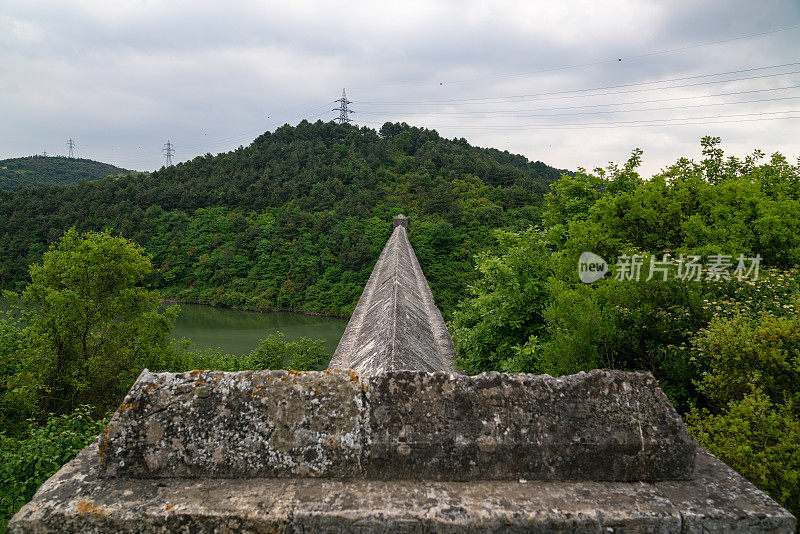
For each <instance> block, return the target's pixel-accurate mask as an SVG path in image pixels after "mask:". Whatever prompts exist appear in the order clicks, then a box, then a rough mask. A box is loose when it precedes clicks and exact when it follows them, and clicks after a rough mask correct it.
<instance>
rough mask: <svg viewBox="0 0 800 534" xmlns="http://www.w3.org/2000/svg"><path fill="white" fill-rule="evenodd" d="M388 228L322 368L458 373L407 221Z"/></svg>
mask: <svg viewBox="0 0 800 534" xmlns="http://www.w3.org/2000/svg"><path fill="white" fill-rule="evenodd" d="M394 225H395V226H394V231H393V233H392V237H391V238H390V239H389V241H388V242H387V243H386V246H385V247H384V249H383V252H381V255H380V257H379V258H378V262H377V263H376V264H375V268H374V269H373V271H372V274H371V275H370V277H369V281H367V285H366V286H365V287H364V292H363V293H362V294H361V298H360V299H359V300H358V304H357V305H356V308H355V310H354V311H353V315H352V316H351V317H350V322H349V323H348V324H347V328H346V329H345V332H344V335H343V336H342V339H341V340H340V341H339V345H338V347H337V348H336V351H335V352H334V354H333V358H332V359H331V362H330V365H329V366H328V368H329V369H353V370H355V371H357V372H358V373H359V374H361V375H362V376H372V375H376V374H378V373H382V372H386V371H396V370H401V369H411V370H419V371H444V372H450V373H457V372H460V371H459V370H457V369H456V368H455V367H453V364H452V362H453V360H454V359H455V349H454V347H453V340H452V338H451V337H450V333H449V332H448V330H447V325H445V323H444V320H443V319H442V314H441V313H440V312H439V309H438V308H437V307H436V305H435V304H434V302H433V295H432V294H431V290H430V287H428V282H427V280H426V279H425V275H424V274H422V269H420V266H419V262H418V261H417V256H416V255H415V254H414V250H413V249H412V248H411V243H409V241H408V236H407V235H406V227H407V226H408V221H407V219H406V218H405V217H403V216H402V215H400V216H398V217H395V221H394Z"/></svg>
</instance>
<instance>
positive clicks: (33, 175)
mask: <svg viewBox="0 0 800 534" xmlns="http://www.w3.org/2000/svg"><path fill="white" fill-rule="evenodd" d="M130 172H131V171H129V170H126V169H121V168H119V167H115V166H114V165H109V164H108V163H101V162H99V161H92V160H90V159H82V158H65V157H63V156H54V157H53V156H51V157H45V156H28V157H26V158H11V159H2V160H0V189H5V190H12V191H13V190H15V189H23V188H31V187H47V186H51V185H72V184H76V183H78V182H84V181H87V180H100V179H102V178H105V177H107V176H117V175H123V174H129V173H130Z"/></svg>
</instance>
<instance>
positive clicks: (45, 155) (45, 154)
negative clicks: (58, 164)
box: [42, 150, 47, 158]
mask: <svg viewBox="0 0 800 534" xmlns="http://www.w3.org/2000/svg"><path fill="white" fill-rule="evenodd" d="M42 157H43V158H46V157H47V150H42Z"/></svg>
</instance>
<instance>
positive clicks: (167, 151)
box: [161, 139, 175, 167]
mask: <svg viewBox="0 0 800 534" xmlns="http://www.w3.org/2000/svg"><path fill="white" fill-rule="evenodd" d="M161 151H162V152H164V158H165V159H166V166H167V167H169V166H171V165H172V156H173V155H174V154H175V145H173V144H172V143H171V142H170V141H169V139H167V143H166V144H165V145H164V147H163V148H162V149H161Z"/></svg>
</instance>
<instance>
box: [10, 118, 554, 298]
mask: <svg viewBox="0 0 800 534" xmlns="http://www.w3.org/2000/svg"><path fill="white" fill-rule="evenodd" d="M561 172H562V171H559V170H557V169H554V168H552V167H548V166H547V165H545V164H543V163H541V162H529V161H528V160H527V159H525V158H524V157H522V156H515V155H511V154H509V153H507V152H500V151H497V150H493V149H482V148H477V147H473V146H470V145H469V144H468V143H467V142H466V141H465V140H463V139H460V140H448V139H443V138H442V137H440V136H439V135H438V133H436V132H435V131H432V130H425V129H420V128H412V127H409V126H408V125H405V124H391V123H387V124H386V125H384V127H383V128H381V130H380V132H376V131H375V130H373V129H370V128H358V127H355V126H350V125H338V124H334V123H332V122H331V123H322V122H321V121H318V122H316V123H314V124H311V123H308V122H305V121H304V122H302V123H300V124H299V125H298V126H296V127H291V126H288V125H287V126H284V127H281V128H278V129H277V130H276V131H275V132H267V133H265V134H263V135H261V136H260V137H258V138H257V139H255V140H254V141H253V143H252V144H251V145H250V146H248V147H247V148H243V147H240V148H239V149H237V150H235V151H232V152H228V153H225V154H219V155H217V156H211V155H210V154H208V155H206V156H204V157H197V158H195V159H194V160H191V161H188V162H185V163H180V164H177V165H175V166H172V167H168V168H162V169H161V170H159V171H156V172H153V173H152V174H150V175H141V174H134V175H130V176H127V177H123V178H120V179H117V180H103V181H98V182H86V183H80V184H76V185H75V186H73V187H69V188H63V187H51V188H47V189H31V190H20V191H17V192H14V193H9V192H0V229H1V230H0V260H2V265H3V266H4V267H5V271H4V272H0V283H2V284H3V286H5V287H6V288H11V287H15V286H16V285H18V284H20V283H23V282H24V281H25V280H26V279H27V265H28V264H30V263H31V262H34V261H37V260H38V258H39V257H41V254H42V253H43V252H44V251H45V250H46V248H47V246H48V245H49V244H51V243H53V242H55V241H56V240H58V238H59V237H60V236H61V235H62V234H63V232H64V231H65V230H66V229H68V228H69V227H70V226H73V225H75V226H77V227H78V229H80V230H89V229H95V230H96V229H103V228H107V229H110V230H111V231H112V232H115V233H118V234H121V235H123V236H125V237H128V238H130V239H132V240H134V241H135V242H137V243H139V244H141V245H142V246H144V248H145V250H146V251H147V252H149V253H150V254H151V255H152V256H153V262H154V265H155V267H156V268H157V273H156V275H155V277H154V278H153V280H152V284H153V285H154V286H155V287H158V288H161V289H164V290H165V291H166V292H167V293H168V294H169V295H170V296H172V297H174V298H179V299H181V300H192V301H200V302H205V303H210V304H217V305H226V306H243V307H249V308H257V309H263V310H268V309H275V308H293V309H302V310H306V311H313V312H321V313H335V314H348V313H350V311H351V310H352V308H353V306H354V305H355V301H356V300H357V299H358V296H359V294H360V292H361V290H362V289H363V287H364V283H365V282H366V279H367V277H368V276H369V272H370V270H371V268H372V265H373V264H374V262H375V260H376V259H377V257H378V254H379V253H380V250H381V248H382V247H383V245H384V244H385V243H386V239H387V238H388V237H389V234H390V230H391V221H392V216H393V215H396V214H398V213H401V212H402V213H405V214H406V215H408V216H409V218H410V219H411V232H410V238H411V242H412V244H413V246H414V247H415V249H416V251H417V255H418V257H419V259H420V262H421V263H422V266H423V269H424V270H425V274H426V276H427V277H428V278H429V280H430V283H431V286H432V288H433V291H434V294H435V296H436V298H437V303H439V304H440V306H441V307H442V308H443V310H444V311H445V314H447V313H448V312H449V310H451V309H452V307H453V306H454V305H455V303H456V302H457V300H458V299H459V298H460V297H461V296H462V294H463V291H464V290H465V287H466V284H467V282H468V280H469V278H470V277H472V276H474V274H473V271H472V267H473V265H472V255H473V254H474V253H475V252H477V251H478V250H480V249H482V248H484V247H485V245H486V244H487V243H488V242H489V241H490V240H491V232H490V230H491V229H492V228H499V227H508V228H512V229H513V228H518V227H520V226H526V225H528V224H530V223H531V222H532V221H534V220H537V216H538V209H539V208H538V200H539V199H540V198H541V195H542V194H543V193H544V192H545V191H546V190H547V188H548V185H549V184H550V183H552V182H553V181H554V180H555V179H557V178H558V177H559V176H560V174H561Z"/></svg>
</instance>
